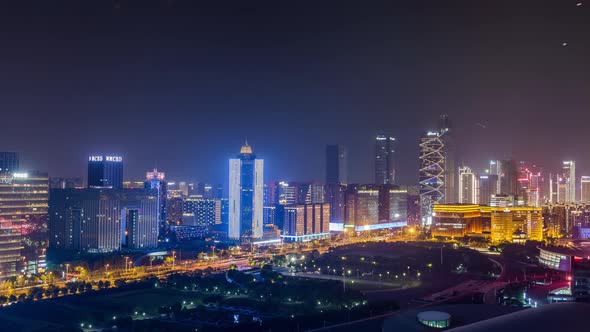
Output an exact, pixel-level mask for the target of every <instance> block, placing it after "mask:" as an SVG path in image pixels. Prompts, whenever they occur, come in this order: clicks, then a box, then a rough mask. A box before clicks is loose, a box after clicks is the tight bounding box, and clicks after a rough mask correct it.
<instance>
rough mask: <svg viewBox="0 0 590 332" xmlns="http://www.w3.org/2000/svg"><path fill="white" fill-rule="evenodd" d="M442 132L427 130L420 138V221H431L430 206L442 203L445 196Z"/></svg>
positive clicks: (424, 222) (425, 222)
mask: <svg viewBox="0 0 590 332" xmlns="http://www.w3.org/2000/svg"><path fill="white" fill-rule="evenodd" d="M443 135H444V133H440V132H428V133H427V134H426V135H424V136H422V137H421V138H420V144H419V147H420V157H419V158H420V168H419V170H418V178H419V184H420V214H421V217H422V223H423V224H426V225H430V224H431V222H432V206H433V205H434V204H437V203H442V202H443V199H444V196H445V175H446V174H447V172H446V169H445V167H446V166H445V152H444V147H445V145H444V143H443V139H442V136H443Z"/></svg>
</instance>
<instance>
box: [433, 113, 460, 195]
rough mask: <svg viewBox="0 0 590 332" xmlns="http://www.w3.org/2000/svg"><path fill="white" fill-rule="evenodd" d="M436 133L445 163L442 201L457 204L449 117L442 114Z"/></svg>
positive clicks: (454, 153)
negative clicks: (442, 146)
mask: <svg viewBox="0 0 590 332" xmlns="http://www.w3.org/2000/svg"><path fill="white" fill-rule="evenodd" d="M438 133H439V136H440V138H439V139H440V140H441V141H442V143H443V145H444V148H443V150H442V152H443V155H444V161H445V169H444V182H445V184H444V196H443V201H445V202H447V203H455V202H457V195H458V192H457V191H458V190H457V186H458V180H457V162H456V160H457V151H456V150H455V142H454V136H455V133H454V130H453V128H452V127H451V123H450V121H449V116H448V115H446V114H442V115H441V116H440V117H439V120H438Z"/></svg>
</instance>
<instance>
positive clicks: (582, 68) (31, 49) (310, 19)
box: [0, 0, 590, 184]
mask: <svg viewBox="0 0 590 332" xmlns="http://www.w3.org/2000/svg"><path fill="white" fill-rule="evenodd" d="M49 3H51V4H49ZM205 3H207V4H205ZM57 4H61V5H57ZM212 5H215V7H209V6H212ZM16 6H20V7H18V8H17V7H16ZM0 27H1V28H0V43H1V44H0V45H1V51H0V73H1V75H0V109H1V114H2V127H1V128H2V129H1V130H0V140H1V144H0V150H5V151H11V150H15V151H18V152H20V153H21V158H22V164H23V165H24V166H25V168H28V169H38V170H43V171H48V172H49V173H50V175H51V176H85V172H86V160H87V156H88V155H89V154H91V153H102V152H113V153H118V154H121V155H123V156H124V158H125V172H126V176H125V177H126V178H130V179H133V178H142V177H143V175H144V172H145V171H146V170H148V169H150V168H152V167H153V166H155V165H157V167H158V168H159V169H161V170H163V171H165V172H166V173H167V176H168V178H170V179H186V180H191V181H192V180H201V181H206V182H213V183H216V182H227V169H228V165H227V164H228V162H227V159H228V158H230V157H232V156H233V155H235V154H236V153H237V152H238V151H239V148H240V146H241V144H242V143H243V141H244V139H245V138H246V137H247V138H248V141H249V142H250V144H251V145H252V146H253V149H254V151H255V153H257V155H258V156H259V157H261V158H264V159H265V169H266V174H265V180H268V181H270V180H275V179H286V180H318V181H322V180H323V179H324V167H325V166H324V150H325V145H326V144H333V143H340V144H344V145H346V146H347V147H348V149H349V154H350V159H351V162H350V173H351V180H352V181H356V182H371V181H372V180H373V145H372V144H373V138H374V136H375V134H376V133H377V132H380V131H383V130H385V131H386V132H387V133H389V134H391V135H393V136H395V137H396V138H397V139H398V142H399V144H398V148H397V150H398V155H397V158H398V164H399V171H398V175H399V177H398V178H399V182H401V183H403V184H415V182H416V178H417V157H418V151H417V141H418V137H419V135H420V134H421V133H422V132H423V131H425V130H427V129H429V128H433V127H434V126H435V125H436V121H437V117H438V115H439V114H442V113H447V114H449V116H450V118H451V120H452V121H453V123H454V127H455V132H456V135H457V141H458V150H459V151H461V155H462V160H463V161H464V162H465V163H466V164H468V165H470V166H473V167H476V168H479V167H483V166H484V164H485V162H486V161H487V160H489V159H490V158H504V157H509V156H513V157H514V158H516V159H523V160H531V161H534V162H536V163H537V164H540V165H543V166H545V167H546V168H548V169H551V168H559V166H560V161H561V160H563V159H574V160H576V161H577V164H578V174H579V175H583V174H584V173H585V174H587V175H590V153H588V142H589V138H588V137H589V136H590V130H589V129H588V128H589V127H590V109H589V105H590V61H589V59H590V1H588V2H587V3H586V2H583V3H582V5H581V6H578V5H577V1H569V0H554V1H521V0H518V1H516V0H512V1H486V0H479V1H474V0H465V1H454V0H444V1H443V0H430V1H419V0H406V1H393V0H392V1H383V2H379V1H358V2H347V1H333V2H329V1H317V0H316V1H310V2H304V1H269V2H256V1H253V2H250V1H236V2H225V1H180V0H178V1H146V0H142V1H114V2H113V1H71V2H65V1H13V4H11V5H9V6H6V4H3V5H2V8H0ZM563 43H567V45H565V46H564V45H563ZM484 127H485V128H484Z"/></svg>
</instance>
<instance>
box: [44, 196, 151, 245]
mask: <svg viewBox="0 0 590 332" xmlns="http://www.w3.org/2000/svg"><path fill="white" fill-rule="evenodd" d="M158 210H159V207H158V196H157V192H156V191H154V190H151V189H109V188H107V189H98V188H88V189H52V190H51V195H50V200H49V222H48V225H49V233H50V236H49V240H50V242H49V244H50V247H51V248H55V249H62V250H72V251H83V252H91V253H104V252H113V251H119V250H121V248H122V247H123V246H126V247H129V248H133V249H148V248H155V247H156V246H157V244H158V226H159V225H158Z"/></svg>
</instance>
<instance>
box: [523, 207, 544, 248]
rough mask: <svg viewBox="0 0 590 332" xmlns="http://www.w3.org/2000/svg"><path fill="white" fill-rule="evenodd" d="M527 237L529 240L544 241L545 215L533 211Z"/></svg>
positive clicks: (529, 220) (528, 222)
mask: <svg viewBox="0 0 590 332" xmlns="http://www.w3.org/2000/svg"><path fill="white" fill-rule="evenodd" d="M526 233H527V234H526V235H527V238H528V239H529V240H532V241H543V213H542V212H541V211H537V210H535V211H531V212H530V217H529V219H528V220H527V227H526Z"/></svg>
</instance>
